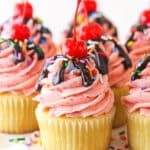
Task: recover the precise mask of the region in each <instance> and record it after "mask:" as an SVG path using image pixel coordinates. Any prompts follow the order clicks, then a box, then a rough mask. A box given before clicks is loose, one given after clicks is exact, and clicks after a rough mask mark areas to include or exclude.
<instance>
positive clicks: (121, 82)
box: [78, 23, 132, 127]
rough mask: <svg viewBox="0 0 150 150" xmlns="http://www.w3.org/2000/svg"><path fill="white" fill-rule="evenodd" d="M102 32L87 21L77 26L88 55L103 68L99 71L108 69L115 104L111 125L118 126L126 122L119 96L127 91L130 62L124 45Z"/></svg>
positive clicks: (97, 65) (100, 28) (98, 26)
mask: <svg viewBox="0 0 150 150" xmlns="http://www.w3.org/2000/svg"><path fill="white" fill-rule="evenodd" d="M103 33H104V32H103V29H102V27H101V26H100V25H99V24H97V23H88V24H85V25H82V26H81V27H80V28H79V31H78V37H79V39H81V40H84V41H86V43H87V45H88V47H89V49H88V51H89V55H90V57H92V58H94V60H95V62H96V67H97V68H98V70H99V71H100V70H103V71H102V72H101V71H100V72H101V73H103V72H104V73H106V72H107V71H108V77H109V83H110V86H111V88H112V90H113V92H114V96H115V106H116V114H115V118H114V122H113V127H119V126H121V125H124V124H125V123H126V114H125V112H124V109H123V106H122V104H121V101H120V98H121V96H123V95H126V94H127V93H128V87H127V86H126V82H127V81H128V80H129V78H130V72H131V69H130V68H131V67H132V64H131V60H130V58H129V56H128V53H127V50H126V48H125V46H123V45H122V44H120V43H119V42H118V41H117V40H115V39H113V38H111V37H109V36H104V35H103ZM107 58H108V59H109V60H107ZM107 66H108V67H107Z"/></svg>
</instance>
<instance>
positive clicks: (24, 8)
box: [22, 0, 28, 20]
mask: <svg viewBox="0 0 150 150" xmlns="http://www.w3.org/2000/svg"><path fill="white" fill-rule="evenodd" d="M27 2H28V0H24V7H23V14H22V20H24V19H25V13H26V10H27Z"/></svg>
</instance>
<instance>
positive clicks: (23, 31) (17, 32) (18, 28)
mask: <svg viewBox="0 0 150 150" xmlns="http://www.w3.org/2000/svg"><path fill="white" fill-rule="evenodd" d="M29 37H30V30H29V28H28V27H27V26H26V25H24V24H13V25H12V27H11V38H12V39H17V40H25V39H28V38H29Z"/></svg>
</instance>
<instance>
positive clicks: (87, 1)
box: [83, 0, 97, 14]
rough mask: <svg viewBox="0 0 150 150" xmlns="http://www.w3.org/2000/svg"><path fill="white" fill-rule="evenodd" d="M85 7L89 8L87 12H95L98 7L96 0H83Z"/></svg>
mask: <svg viewBox="0 0 150 150" xmlns="http://www.w3.org/2000/svg"><path fill="white" fill-rule="evenodd" d="M83 4H84V7H85V8H86V10H87V13H88V14H89V13H92V12H95V11H96V9H97V3H96V0H83Z"/></svg>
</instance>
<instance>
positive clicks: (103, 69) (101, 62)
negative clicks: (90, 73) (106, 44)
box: [89, 44, 108, 75]
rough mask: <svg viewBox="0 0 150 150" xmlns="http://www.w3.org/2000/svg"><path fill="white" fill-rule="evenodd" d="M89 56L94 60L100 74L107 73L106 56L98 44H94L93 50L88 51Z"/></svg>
mask: <svg viewBox="0 0 150 150" xmlns="http://www.w3.org/2000/svg"><path fill="white" fill-rule="evenodd" d="M89 51H90V49H89ZM89 57H90V58H92V59H93V60H94V61H95V64H96V67H97V69H98V71H99V72H100V73H101V74H103V75H105V74H107V73H108V58H107V56H106V54H105V53H104V51H103V50H102V49H101V48H100V47H99V45H98V44H95V45H94V50H93V51H92V52H91V53H89Z"/></svg>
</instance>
